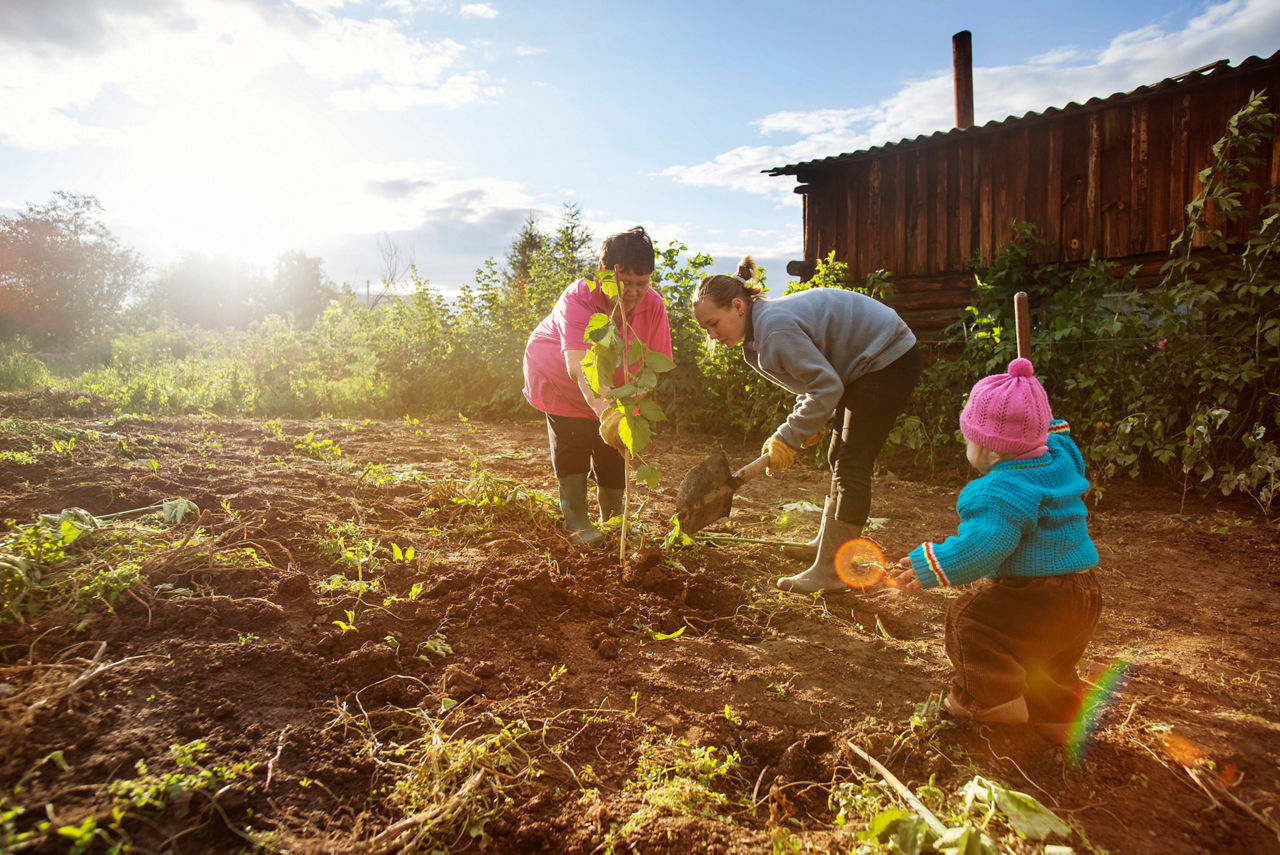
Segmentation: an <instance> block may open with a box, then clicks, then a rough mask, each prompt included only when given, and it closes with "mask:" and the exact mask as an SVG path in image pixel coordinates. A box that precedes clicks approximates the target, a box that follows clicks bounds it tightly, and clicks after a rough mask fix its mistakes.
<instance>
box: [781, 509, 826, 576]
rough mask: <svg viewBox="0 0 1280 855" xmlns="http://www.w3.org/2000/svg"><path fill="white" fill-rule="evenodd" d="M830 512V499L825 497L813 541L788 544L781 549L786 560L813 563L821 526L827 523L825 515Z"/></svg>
mask: <svg viewBox="0 0 1280 855" xmlns="http://www.w3.org/2000/svg"><path fill="white" fill-rule="evenodd" d="M830 511H831V497H830V496H827V500H826V502H825V503H824V504H823V506H822V519H821V520H819V521H818V533H817V534H815V535H814V536H813V540H811V541H809V542H808V543H800V544H790V543H788V544H787V545H786V546H784V547H782V554H783V555H785V556H787V557H788V558H794V559H795V560H797V561H808V562H810V563H812V562H813V560H814V559H815V558H817V557H818V544H820V543H822V526H823V524H824V523H825V522H826V521H827V514H828V513H830Z"/></svg>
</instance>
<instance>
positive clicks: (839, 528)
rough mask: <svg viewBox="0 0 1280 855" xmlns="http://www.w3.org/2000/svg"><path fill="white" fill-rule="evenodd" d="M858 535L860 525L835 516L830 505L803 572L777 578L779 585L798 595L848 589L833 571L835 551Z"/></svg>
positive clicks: (834, 569)
mask: <svg viewBox="0 0 1280 855" xmlns="http://www.w3.org/2000/svg"><path fill="white" fill-rule="evenodd" d="M860 534H862V526H860V525H855V524H854V523H847V522H842V521H841V520H838V519H836V515H835V509H834V507H832V508H830V513H829V514H825V515H823V517H822V536H821V538H819V543H818V555H817V557H816V558H814V560H813V563H812V564H810V565H809V567H808V569H807V570H805V571H804V572H803V573H797V574H796V575H794V576H783V577H782V578H781V579H779V580H778V581H777V585H778V587H779V588H781V589H782V590H784V591H792V592H794V593H797V594H816V593H818V592H819V591H822V592H831V593H834V592H837V591H847V590H848V589H849V586H848V585H846V584H845V583H844V581H843V580H841V578H840V576H839V575H838V574H837V573H836V552H838V551H839V549H840V547H841V546H844V545H845V544H846V543H848V542H849V541H850V540H853V539H854V538H855V537H857V536H858V535H860Z"/></svg>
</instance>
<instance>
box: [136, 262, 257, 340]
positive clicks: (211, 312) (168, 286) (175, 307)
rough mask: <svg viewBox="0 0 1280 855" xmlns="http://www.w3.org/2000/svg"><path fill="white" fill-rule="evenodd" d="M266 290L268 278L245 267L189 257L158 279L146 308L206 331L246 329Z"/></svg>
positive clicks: (168, 269)
mask: <svg viewBox="0 0 1280 855" xmlns="http://www.w3.org/2000/svg"><path fill="white" fill-rule="evenodd" d="M266 290H267V280H266V277H264V276H263V275H262V274H261V273H260V272H258V271H257V270H255V269H253V268H251V267H248V266H247V265H245V264H242V263H239V262H236V261H234V260H232V259H230V258H225V257H217V258H214V257H209V256H205V255H200V254H198V253H189V254H187V255H186V256H184V257H183V258H182V260H181V261H179V262H177V263H176V264H174V265H172V266H170V267H168V268H167V269H166V270H164V271H163V272H162V273H161V274H160V275H159V276H158V277H157V279H156V281H155V283H154V284H153V285H152V286H151V291H150V294H149V295H148V297H147V300H146V308H148V309H150V310H154V311H157V312H162V313H164V314H166V315H169V316H170V317H172V318H174V319H175V320H177V321H180V322H182V323H185V324H191V325H193V326H200V327H204V328H206V329H225V328H228V327H245V326H247V325H248V323H249V321H250V320H252V313H253V305H252V304H253V302H254V300H255V299H261V296H260V295H262V294H265V293H266Z"/></svg>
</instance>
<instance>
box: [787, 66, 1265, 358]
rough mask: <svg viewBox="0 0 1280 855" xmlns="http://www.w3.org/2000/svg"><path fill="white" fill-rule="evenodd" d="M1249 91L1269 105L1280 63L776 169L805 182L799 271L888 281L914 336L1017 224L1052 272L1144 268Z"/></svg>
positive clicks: (965, 290)
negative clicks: (803, 266)
mask: <svg viewBox="0 0 1280 855" xmlns="http://www.w3.org/2000/svg"><path fill="white" fill-rule="evenodd" d="M1253 91H1266V92H1267V93H1268V94H1269V95H1271V97H1272V101H1271V104H1270V106H1271V107H1272V108H1273V109H1275V108H1276V107H1277V106H1278V105H1277V104H1276V100H1277V99H1278V98H1280V53H1277V54H1276V55H1274V56H1272V57H1271V58H1270V59H1266V60H1259V59H1256V58H1255V59H1252V60H1249V61H1246V62H1244V63H1242V64H1241V65H1240V66H1239V67H1237V68H1231V67H1228V66H1219V67H1218V68H1215V69H1214V70H1213V71H1211V72H1209V73H1204V74H1193V75H1190V76H1188V77H1187V78H1185V79H1182V80H1179V81H1173V80H1169V81H1165V82H1163V83H1161V84H1159V85H1157V86H1155V87H1152V88H1150V89H1139V90H1137V91H1135V92H1133V93H1129V94H1125V95H1116V96H1113V97H1110V98H1107V99H1105V100H1096V99H1095V100H1093V101H1090V102H1088V103H1086V104H1084V105H1071V106H1069V107H1068V108H1066V109H1064V110H1049V111H1046V112H1045V113H1039V114H1029V115H1027V116H1024V117H1020V118H1013V119H1008V120H1006V121H1004V122H1001V123H988V124H987V125H984V126H981V127H973V128H969V129H968V130H965V131H958V130H957V131H951V132H949V133H946V134H935V135H933V136H931V137H925V138H920V139H917V140H910V141H906V142H902V143H898V144H896V145H890V146H884V147H881V148H876V149H870V150H868V151H865V152H857V153H854V154H850V155H841V156H839V157H834V158H828V159H827V160H825V161H812V162H810V163H805V164H797V165H795V166H790V167H783V168H780V169H776V170H772V173H773V174H775V175H782V174H793V175H795V176H796V177H797V179H798V180H799V182H800V186H799V187H797V189H796V192H798V193H802V194H803V196H804V243H805V260H806V262H808V263H812V262H814V261H816V260H817V259H819V258H825V257H826V256H827V254H828V253H830V252H831V251H833V250H834V251H835V254H836V258H837V259H839V260H841V261H844V262H845V263H847V264H848V265H849V268H850V271H851V273H852V274H853V275H854V276H855V278H857V279H862V278H863V277H865V276H866V275H867V274H869V273H871V272H874V271H875V270H878V269H885V270H888V271H890V273H891V274H892V275H893V279H894V283H895V287H896V290H897V296H896V297H895V299H894V304H895V306H896V307H897V308H898V310H899V311H900V312H901V313H902V315H903V317H904V318H906V319H907V321H908V323H910V324H911V325H912V326H913V327H914V328H916V329H917V331H918V332H923V333H925V334H928V333H935V332H937V331H938V330H939V329H941V327H943V326H945V325H946V324H947V323H949V322H950V321H951V320H953V319H954V317H955V314H956V312H957V311H958V310H959V309H961V308H963V307H964V306H965V305H966V304H967V302H968V296H969V293H970V289H971V287H972V278H971V273H970V272H969V265H970V261H971V259H972V258H973V257H974V256H975V255H977V256H979V257H981V258H983V259H990V258H991V257H992V256H993V255H994V254H995V253H996V252H997V251H998V250H999V249H1000V248H1001V247H1003V246H1004V244H1005V243H1007V242H1008V241H1009V239H1010V238H1011V237H1012V235H1013V230H1012V225H1011V224H1012V222H1013V221H1014V220H1019V221H1027V222H1032V223H1034V224H1035V225H1036V227H1037V230H1038V231H1039V233H1040V235H1041V236H1042V237H1043V238H1044V239H1045V247H1044V250H1043V252H1042V258H1043V260H1044V261H1046V262H1067V263H1069V262H1079V261H1085V260H1087V259H1088V258H1090V257H1091V256H1092V255H1094V254H1096V255H1097V256H1099V257H1101V258H1107V259H1114V260H1115V261H1116V262H1117V264H1128V263H1133V262H1135V261H1136V262H1142V261H1146V262H1152V263H1154V261H1155V260H1156V259H1158V258H1159V257H1160V256H1162V255H1163V254H1164V253H1166V252H1167V251H1168V246H1169V242H1170V240H1171V239H1172V238H1173V237H1175V236H1176V235H1177V234H1178V233H1179V232H1180V231H1181V230H1182V228H1183V226H1184V223H1185V214H1184V208H1185V206H1186V204H1187V203H1188V202H1189V201H1191V200H1192V199H1193V198H1194V197H1195V195H1196V194H1197V193H1198V192H1199V191H1200V190H1201V183H1200V181H1199V178H1198V174H1199V172H1200V171H1201V170H1202V169H1203V168H1204V167H1205V166H1206V165H1207V164H1208V163H1209V159H1210V149H1211V148H1212V146H1213V144H1214V143H1215V142H1216V141H1217V140H1218V139H1219V138H1221V136H1222V135H1223V132H1224V130H1225V128H1226V124H1227V121H1228V119H1230V117H1231V116H1232V115H1233V114H1234V113H1235V112H1236V111H1237V110H1239V108H1240V107H1241V106H1243V105H1244V104H1245V102H1246V101H1247V99H1248V97H1249V94H1250V92H1253ZM1263 155H1264V159H1265V162H1264V163H1263V164H1262V165H1261V166H1260V167H1258V169H1257V170H1256V175H1257V180H1258V183H1260V184H1263V185H1269V184H1275V183H1277V182H1278V181H1280V155H1278V153H1277V145H1276V144H1275V142H1274V141H1273V147H1272V148H1271V149H1270V150H1269V151H1267V152H1264V153H1263ZM1258 192H1259V193H1260V192H1261V191H1258ZM1255 195H1256V194H1255ZM1258 198H1260V196H1258V197H1257V198H1255V199H1252V200H1250V201H1251V202H1252V203H1255V204H1256V203H1257V201H1258Z"/></svg>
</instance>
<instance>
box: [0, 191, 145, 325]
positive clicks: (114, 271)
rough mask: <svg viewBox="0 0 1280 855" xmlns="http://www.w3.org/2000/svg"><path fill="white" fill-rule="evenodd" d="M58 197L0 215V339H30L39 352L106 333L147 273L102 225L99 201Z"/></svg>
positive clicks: (58, 194) (67, 195)
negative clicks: (19, 210)
mask: <svg viewBox="0 0 1280 855" xmlns="http://www.w3.org/2000/svg"><path fill="white" fill-rule="evenodd" d="M53 196H54V198H53V201H51V202H48V203H46V204H44V205H31V204H28V205H27V210H26V211H25V212H23V213H20V214H17V215H16V216H12V217H0V337H4V338H12V337H14V336H19V335H21V336H26V337H27V338H28V339H29V340H30V341H31V343H32V344H33V345H36V346H49V345H55V346H57V345H67V344H72V343H75V342H76V341H79V340H81V339H83V338H86V337H90V336H95V335H102V334H103V333H105V332H106V331H107V330H108V329H109V328H110V327H111V324H112V322H113V321H114V320H115V318H116V316H117V315H118V313H119V311H120V307H121V305H122V304H123V302H124V300H125V298H126V296H128V294H129V293H130V292H131V291H133V290H134V289H135V288H137V286H138V283H139V281H140V279H141V276H142V273H143V270H144V265H143V263H142V260H141V258H140V257H139V256H138V254H137V253H136V252H134V251H133V250H132V249H129V248H127V247H124V246H121V244H120V242H119V241H118V240H117V239H116V237H115V235H113V234H112V233H111V230H110V229H108V228H107V227H106V226H105V225H103V224H102V221H101V220H100V219H99V218H100V216H101V213H102V205H100V204H99V203H98V200H97V199H96V198H94V197H93V196H88V195H81V194H77V193H67V192H64V191H58V192H56V193H54V194H53Z"/></svg>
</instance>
